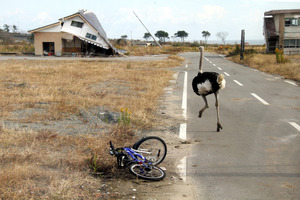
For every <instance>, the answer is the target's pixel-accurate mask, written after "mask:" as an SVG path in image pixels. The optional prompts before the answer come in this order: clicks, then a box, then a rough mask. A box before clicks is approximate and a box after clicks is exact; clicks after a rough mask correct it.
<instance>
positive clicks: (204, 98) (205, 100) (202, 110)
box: [198, 96, 208, 118]
mask: <svg viewBox="0 0 300 200" xmlns="http://www.w3.org/2000/svg"><path fill="white" fill-rule="evenodd" d="M202 97H203V100H204V102H205V106H204V107H203V108H202V109H201V110H200V111H199V115H198V117H199V118H201V117H202V113H203V112H204V110H205V109H206V108H208V104H207V99H206V96H202Z"/></svg>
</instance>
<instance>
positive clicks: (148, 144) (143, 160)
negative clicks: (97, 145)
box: [109, 136, 167, 181]
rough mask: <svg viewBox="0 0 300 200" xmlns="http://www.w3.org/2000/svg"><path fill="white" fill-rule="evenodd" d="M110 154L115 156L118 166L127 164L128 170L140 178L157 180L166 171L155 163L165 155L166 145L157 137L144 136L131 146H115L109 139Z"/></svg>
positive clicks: (123, 166)
mask: <svg viewBox="0 0 300 200" xmlns="http://www.w3.org/2000/svg"><path fill="white" fill-rule="evenodd" d="M109 143H110V154H111V155H114V156H115V157H117V165H118V167H119V168H126V167H128V166H129V171H130V172H131V173H132V174H133V175H135V176H137V177H139V178H142V179H146V180H154V181H159V180H162V179H164V178H165V176H166V173H165V171H164V170H162V169H161V168H160V167H158V166H157V165H158V164H160V163H161V162H162V161H163V160H164V159H165V157H166V155H167V145H166V143H165V142H164V141H163V140H162V139H161V138H159V137H156V136H150V137H144V138H142V139H140V140H139V141H137V142H136V143H135V144H134V145H133V146H132V148H130V147H122V148H115V147H114V146H113V144H112V142H111V141H110V142H109Z"/></svg>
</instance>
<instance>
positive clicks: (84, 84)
mask: <svg viewBox="0 0 300 200" xmlns="http://www.w3.org/2000/svg"><path fill="white" fill-rule="evenodd" d="M181 61H182V60H181V58H179V57H177V56H172V57H170V58H169V59H167V60H164V61H149V62H120V61H105V62H104V61H26V60H25V61H16V60H9V61H2V62H1V66H0V68H1V69H0V88H1V99H0V110H1V113H0V114H1V117H2V120H15V121H16V122H18V119H12V117H13V115H12V113H13V112H14V111H18V110H24V109H26V108H37V109H38V108H39V107H40V106H41V104H40V103H41V102H45V103H46V104H42V105H44V106H45V105H46V107H43V109H47V112H43V113H34V114H32V115H31V116H30V118H28V119H26V120H27V122H29V123H32V122H45V123H46V122H47V121H54V120H61V119H63V118H65V117H67V116H69V115H74V114H75V115H76V114H78V110H79V109H87V108H93V107H95V106H105V107H107V108H108V109H110V110H112V111H120V108H129V110H130V111H131V122H132V125H130V126H128V125H122V124H119V125H115V126H112V127H111V130H110V131H109V133H107V132H106V133H96V134H77V135H67V134H57V133H55V132H52V131H49V130H37V131H33V130H12V129H8V128H6V127H4V126H3V125H2V126H1V125H0V180H1V182H0V199H95V198H96V195H97V194H99V193H101V192H102V191H99V187H100V186H101V182H102V183H103V182H104V181H105V179H104V178H101V177H100V179H96V178H95V177H94V176H92V175H90V172H92V171H95V172H106V173H107V172H113V171H114V167H113V166H114V163H115V158H113V157H111V156H110V155H109V154H108V141H109V140H112V141H113V142H114V143H115V144H116V146H121V145H129V144H132V140H135V139H134V129H143V128H145V127H151V126H153V125H155V123H156V122H157V121H158V120H156V118H155V115H154V112H155V109H156V106H157V99H158V98H159V96H161V94H162V93H163V88H164V87H166V86H167V85H168V84H169V80H170V79H171V78H172V74H173V73H172V72H171V71H169V70H167V69H165V68H169V67H175V66H178V65H179V64H180V62H181ZM22 120H24V119H22ZM133 128H134V129H133Z"/></svg>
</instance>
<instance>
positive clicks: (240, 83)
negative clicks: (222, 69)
mask: <svg viewBox="0 0 300 200" xmlns="http://www.w3.org/2000/svg"><path fill="white" fill-rule="evenodd" d="M233 81H234V82H236V84H238V85H239V86H244V85H243V84H241V83H240V82H238V81H237V80H233Z"/></svg>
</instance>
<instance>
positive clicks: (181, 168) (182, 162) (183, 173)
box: [177, 157, 186, 182]
mask: <svg viewBox="0 0 300 200" xmlns="http://www.w3.org/2000/svg"><path fill="white" fill-rule="evenodd" d="M177 169H178V172H179V176H180V177H181V178H182V180H183V181H184V182H186V157H183V158H182V159H181V160H180V164H179V165H177Z"/></svg>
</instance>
